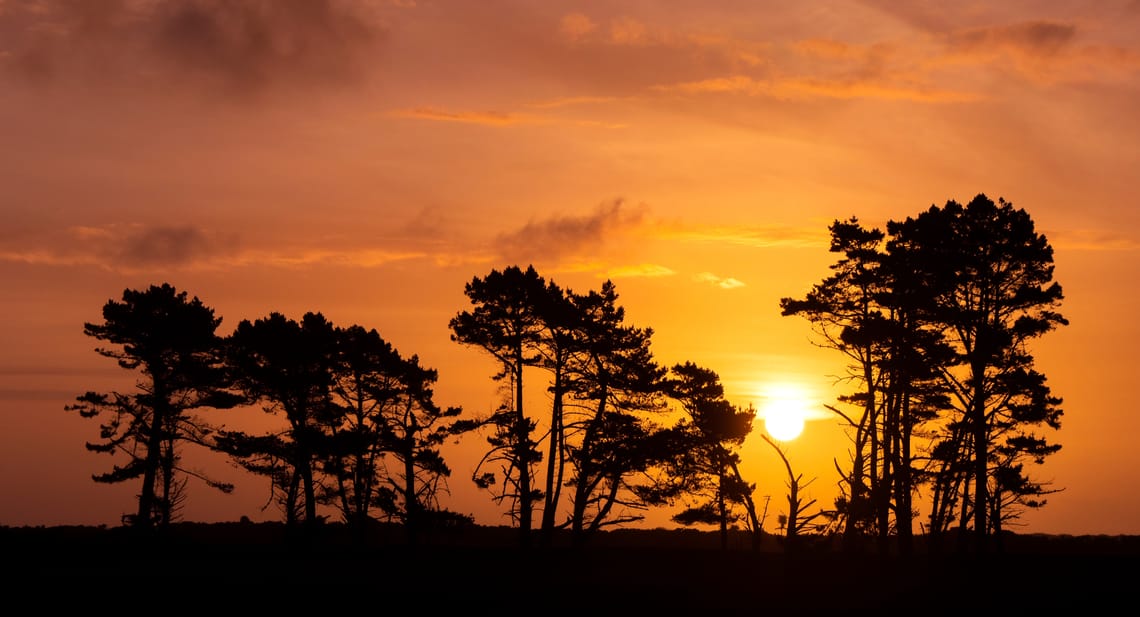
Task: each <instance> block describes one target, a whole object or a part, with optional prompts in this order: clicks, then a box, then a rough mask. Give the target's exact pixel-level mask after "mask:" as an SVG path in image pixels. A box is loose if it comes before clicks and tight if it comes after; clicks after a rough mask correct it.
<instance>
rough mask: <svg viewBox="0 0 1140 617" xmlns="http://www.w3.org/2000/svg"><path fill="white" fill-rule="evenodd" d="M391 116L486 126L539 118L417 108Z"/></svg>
mask: <svg viewBox="0 0 1140 617" xmlns="http://www.w3.org/2000/svg"><path fill="white" fill-rule="evenodd" d="M390 115H392V116H396V117H400V118H415V119H417V120H436V121H440V122H461V123H465V124H481V125H485V126H510V125H513V124H523V123H533V122H538V121H539V120H538V119H537V118H533V117H524V116H520V115H518V114H512V113H507V112H500V111H448V110H444V109H438V108H435V107H415V108H412V109H398V110H394V111H392V112H390Z"/></svg>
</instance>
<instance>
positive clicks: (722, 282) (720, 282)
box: [693, 272, 744, 289]
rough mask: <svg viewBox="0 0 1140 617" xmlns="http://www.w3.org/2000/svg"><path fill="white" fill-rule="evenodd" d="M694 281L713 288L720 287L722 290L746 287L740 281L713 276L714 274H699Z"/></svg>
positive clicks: (694, 277)
mask: <svg viewBox="0 0 1140 617" xmlns="http://www.w3.org/2000/svg"><path fill="white" fill-rule="evenodd" d="M693 280H694V281H698V282H700V283H708V284H709V285H712V286H713V287H720V288H721V289H736V288H738V287H744V283H743V282H742V281H740V280H737V279H734V278H725V277H720V276H717V275H715V274H713V273H712V272H701V273H699V274H696V275H694V276H693Z"/></svg>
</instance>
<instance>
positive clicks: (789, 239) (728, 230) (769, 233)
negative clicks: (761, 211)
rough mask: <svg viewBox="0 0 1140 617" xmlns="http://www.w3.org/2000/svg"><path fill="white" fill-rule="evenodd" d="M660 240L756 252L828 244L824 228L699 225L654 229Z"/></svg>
mask: <svg viewBox="0 0 1140 617" xmlns="http://www.w3.org/2000/svg"><path fill="white" fill-rule="evenodd" d="M657 234H658V235H659V236H661V237H665V238H671V239H676V240H682V241H687V242H706V243H724V244H738V245H743V246H751V247H757V248H765V247H777V246H783V247H810V248H816V247H820V246H823V247H826V246H828V243H829V242H830V237H829V235H828V231H827V226H826V225H822V226H813V227H790V226H781V225H762V226H732V227H730V226H705V225H699V224H683V223H670V224H662V225H659V226H658V228H657Z"/></svg>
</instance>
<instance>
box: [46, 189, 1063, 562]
mask: <svg viewBox="0 0 1140 617" xmlns="http://www.w3.org/2000/svg"><path fill="white" fill-rule="evenodd" d="M829 229H830V233H831V246H830V250H831V252H833V253H835V254H837V256H838V258H837V260H836V261H835V263H834V264H833V265H832V266H831V268H830V269H831V273H830V275H829V276H827V277H826V278H824V279H823V280H822V281H821V282H819V283H817V284H815V285H814V286H812V287H811V289H810V291H808V292H807V293H806V295H805V296H804V297H802V298H790V297H787V298H783V299H782V300H781V301H780V306H779V308H780V310H781V311H782V314H783V315H786V316H801V317H803V318H805V319H807V320H808V321H809V322H810V323H811V325H812V326H813V331H814V333H815V335H816V336H817V337H818V338H817V340H815V341H814V342H815V344H818V345H822V346H825V347H827V348H830V349H833V350H835V351H836V352H838V353H841V354H843V356H844V357H845V363H846V365H847V367H848V373H847V375H846V376H845V377H844V379H843V380H841V385H842V388H843V392H844V394H842V395H841V396H839V397H838V399H837V400H836V403H835V404H834V405H827V408H828V409H830V410H831V412H833V413H834V416H835V417H836V418H837V419H838V420H839V421H841V422H842V423H843V424H844V425H845V426H846V429H847V431H848V436H849V438H850V447H849V450H848V451H847V452H845V453H837V456H836V457H835V466H836V469H837V470H839V472H840V474H839V475H840V478H839V481H838V484H839V486H840V489H841V490H840V496H839V497H838V498H837V499H836V500H835V503H834V504H833V506H831V507H829V508H827V509H825V510H818V511H815V512H806V511H805V506H807V505H812V504H814V502H813V501H809V502H808V503H807V504H805V503H803V502H802V499H801V497H800V495H799V494H798V493H797V490H798V489H799V488H802V487H800V486H799V485H798V480H799V477H798V476H795V475H794V473H793V471H792V465H791V463H790V462H789V461H788V459H787V457H786V456H785V454H784V452H783V451H782V450H781V449H780V446H779V444H777V443H776V442H774V441H772V440H771V439H767V436H765V435H761V437H764V438H765V440H766V441H767V442H768V443H769V444H770V445H772V446H773V447H774V449H775V451H776V454H777V455H779V456H780V458H781V459H782V460H783V463H784V465H785V466H786V468H787V471H788V478H787V479H786V480H783V482H784V484H785V485H786V486H787V488H788V489H789V492H788V500H787V513H786V514H785V515H783V516H780V517H779V519H780V527H781V529H782V531H783V535H784V536H785V537H786V538H787V539H788V540H789V543H788V544H787V545H786V546H788V547H792V546H794V544H793V543H792V542H791V541H793V540H795V539H797V538H799V537H801V536H804V535H817V536H818V535H826V536H828V537H830V536H837V537H838V538H841V539H842V541H843V542H844V545H845V546H848V547H859V546H862V545H863V543H864V542H865V541H868V540H878V541H880V542H881V543H882V546H883V547H886V546H887V544H888V543H894V544H895V545H896V546H898V547H899V549H900V550H901V551H904V552H909V551H910V550H912V547H913V542H914V540H913V538H914V535H915V534H916V529H915V528H916V527H919V528H920V531H921V532H922V533H923V534H924V535H925V536H926V537H927V539H928V541H929V542H931V546H941V544H942V541H943V538H946V537H953V538H955V539H956V540H958V541H959V542H960V544H959V547H960V548H963V549H965V548H966V547H971V548H974V549H976V550H986V549H987V548H988V547H992V546H994V545H995V539H997V538H1000V535H1001V532H1002V530H1003V527H1004V526H1007V525H1009V524H1010V523H1011V522H1012V521H1015V520H1016V519H1017V518H1018V517H1019V516H1020V515H1021V514H1022V513H1024V511H1025V509H1026V508H1035V507H1041V506H1042V505H1044V503H1045V499H1044V497H1045V496H1046V495H1047V494H1049V493H1051V492H1053V491H1055V490H1058V489H1055V488H1052V487H1051V486H1049V484H1048V483H1045V482H1041V481H1038V480H1035V479H1034V478H1033V477H1032V476H1031V474H1030V473H1029V471H1028V469H1027V467H1026V466H1027V464H1041V463H1043V462H1044V459H1045V457H1047V456H1048V455H1049V454H1052V453H1054V452H1056V451H1057V450H1058V449H1059V447H1060V446H1059V445H1057V444H1054V443H1050V442H1049V441H1047V439H1046V437H1045V436H1044V435H1043V434H1042V431H1044V430H1046V429H1052V430H1056V429H1059V428H1060V422H1059V421H1060V417H1061V414H1062V411H1061V409H1060V407H1059V405H1060V402H1061V401H1060V399H1059V398H1057V397H1055V396H1053V395H1052V394H1051V392H1050V389H1049V387H1048V386H1047V385H1046V379H1045V376H1044V375H1042V374H1041V373H1039V372H1038V371H1037V370H1035V368H1034V358H1033V355H1032V354H1031V352H1030V349H1029V343H1030V342H1031V341H1032V340H1034V339H1035V338H1037V337H1039V336H1041V335H1043V334H1045V333H1047V332H1049V331H1051V330H1053V329H1054V328H1056V327H1058V326H1060V325H1065V324H1067V321H1066V320H1065V319H1064V318H1063V317H1062V316H1061V315H1060V314H1059V313H1057V312H1056V309H1057V307H1058V305H1059V304H1060V302H1061V300H1062V298H1063V296H1062V292H1061V287H1060V285H1059V284H1058V283H1056V282H1055V281H1054V280H1053V251H1052V248H1051V247H1050V245H1049V243H1048V241H1047V240H1046V238H1045V237H1044V236H1043V235H1041V234H1039V233H1038V232H1037V231H1035V229H1034V224H1033V221H1032V219H1031V218H1030V216H1029V215H1028V214H1027V213H1026V212H1025V211H1024V210H1022V209H1016V208H1014V207H1013V205H1012V204H1011V203H1009V202H1006V201H1005V200H1003V199H999V200H998V201H997V202H996V203H995V202H994V201H992V200H991V199H989V198H988V197H986V196H985V195H984V194H980V195H978V196H977V197H975V198H974V199H973V200H972V201H970V202H969V203H968V204H966V205H961V204H959V203H958V202H955V201H953V200H951V201H948V202H946V204H945V205H944V206H942V207H939V206H931V207H930V208H929V209H927V210H925V211H922V212H921V213H919V214H918V215H917V216H914V217H908V218H906V219H905V220H901V221H894V220H892V221H890V222H888V223H887V225H886V228H885V231H884V230H880V229H877V228H869V227H866V226H864V225H863V224H861V223H860V222H859V220H858V219H857V218H855V217H852V218H850V219H847V220H836V221H835V222H834V223H833V224H832V225H831V226H830V228H829ZM465 293H466V297H467V298H468V300H469V301H470V306H469V307H468V308H467V309H466V310H462V311H460V312H458V313H457V314H456V315H455V316H454V318H452V319H451V321H450V323H449V327H450V332H451V339H452V341H454V342H455V343H457V344H459V345H463V346H465V347H469V348H473V349H474V350H478V351H480V352H482V353H486V354H488V355H489V356H490V357H491V358H493V359H494V362H495V366H497V367H498V371H497V372H496V373H495V374H494V375H492V376H491V378H492V379H494V380H496V382H498V383H499V384H500V386H501V389H500V392H502V398H501V401H500V402H499V405H498V407H497V409H496V411H495V412H494V413H491V414H488V415H485V416H482V417H466V416H465V415H464V413H463V410H462V409H461V408H459V407H447V408H444V407H441V406H439V405H438V404H437V403H435V401H434V390H433V388H434V386H435V384H436V382H437V379H438V374H437V372H436V371H435V370H434V369H432V368H428V367H425V366H422V365H421V364H420V361H419V358H418V356H416V355H412V356H406V355H403V354H401V353H400V352H399V351H397V350H396V349H395V348H394V347H393V346H392V345H391V344H390V343H389V342H387V341H386V340H385V339H384V338H383V337H382V336H381V335H380V334H379V333H378V332H377V331H376V330H375V329H366V328H365V327H363V326H359V325H352V326H347V327H343V326H338V325H335V324H333V323H330V322H329V320H327V319H326V318H325V317H324V316H323V315H322V314H321V313H320V312H308V313H306V314H304V315H303V316H302V317H301V318H300V320H293V319H290V318H288V317H286V316H284V315H282V314H280V313H276V312H274V313H271V314H269V315H267V316H265V317H262V318H259V319H255V320H248V319H247V320H243V321H241V322H240V323H238V324H237V326H236V327H235V328H234V329H233V331H232V333H230V334H228V335H224V336H223V335H221V334H219V333H218V327H219V326H220V324H221V321H222V320H221V318H220V317H216V316H215V314H214V311H213V309H211V308H210V307H208V306H207V305H205V304H204V303H202V302H201V301H200V300H199V299H198V298H197V297H192V298H191V297H188V294H187V292H186V291H179V290H178V289H176V288H174V287H173V286H171V285H170V284H169V283H163V284H161V285H152V286H150V287H149V288H148V289H144V290H133V289H127V290H125V291H124V292H123V294H122V298H121V300H109V301H108V302H107V303H106V304H105V305H104V306H103V311H102V316H103V321H102V323H87V324H85V326H84V333H85V334H86V335H88V336H91V337H94V338H95V339H98V340H99V341H102V342H103V343H105V344H106V345H107V346H104V347H98V348H97V349H96V351H97V353H99V354H101V355H103V356H106V357H109V358H113V359H115V360H117V361H118V364H119V366H121V367H122V368H124V369H127V370H130V371H133V372H135V374H137V380H136V386H135V389H134V390H131V391H129V392H114V391H113V392H105V393H99V392H87V393H85V394H83V395H81V396H79V397H77V399H76V402H75V403H74V404H72V405H68V406H67V409H68V410H70V411H75V412H78V413H79V414H81V415H82V416H84V417H91V418H99V419H100V421H101V424H100V430H99V440H98V441H93V442H88V443H87V448H88V449H89V450H92V451H96V452H105V453H109V454H112V455H114V456H116V457H121V458H119V459H117V460H120V461H122V462H120V463H116V464H114V465H113V466H112V469H111V470H110V471H108V472H106V473H102V474H97V475H95V476H94V479H95V480H96V481H97V482H109V483H115V482H126V481H132V482H137V483H139V492H138V494H137V504H136V505H135V507H134V508H133V512H132V513H131V514H128V515H125V516H124V522H125V523H126V524H128V525H129V526H132V527H137V528H142V529H155V528H160V529H161V528H164V527H166V526H169V525H170V523H172V522H174V521H176V520H177V519H178V518H179V512H180V510H181V508H182V506H183V505H184V501H185V500H186V498H187V495H188V492H187V490H186V485H187V482H188V481H189V480H190V479H191V478H197V479H199V480H202V481H204V482H205V483H207V484H208V485H210V486H213V487H215V488H217V489H220V490H222V491H227V492H229V491H232V490H233V485H232V484H230V483H226V482H221V481H218V480H216V479H214V478H210V477H206V476H205V475H203V474H202V473H201V472H197V471H194V470H192V469H188V468H186V467H185V466H184V465H182V452H183V448H184V447H204V448H208V449H211V450H215V451H217V452H220V453H223V454H224V455H226V456H228V457H231V458H232V460H233V461H235V462H236V463H237V464H238V465H240V466H241V467H242V468H244V469H245V470H248V471H249V472H252V473H254V474H258V475H260V476H264V477H265V478H266V479H267V481H268V483H269V486H270V490H271V495H272V503H273V504H274V505H276V506H277V507H279V508H280V511H281V513H282V516H283V519H284V522H285V523H286V525H287V527H292V528H298V529H305V528H309V527H311V526H313V525H315V524H317V523H320V522H321V521H323V520H325V519H326V518H328V517H329V515H330V513H332V514H333V515H335V516H336V517H337V518H338V519H339V520H340V521H341V522H343V523H344V524H346V525H349V526H353V527H357V528H364V527H366V526H367V525H369V524H370V523H373V522H376V521H385V522H396V523H399V524H401V525H402V526H403V527H404V529H405V530H406V532H407V533H408V537H409V538H410V539H412V540H414V539H415V537H416V535H417V534H418V533H421V532H422V530H424V529H428V528H431V527H432V526H433V525H439V524H445V523H455V522H457V521H460V522H462V521H467V522H470V521H471V518H470V517H467V516H465V515H462V514H459V513H456V512H453V511H450V510H449V509H447V508H446V507H445V506H444V504H443V503H442V497H443V496H445V495H446V494H447V479H448V478H449V477H450V475H451V470H450V467H449V466H448V464H447V462H446V461H445V460H444V457H443V455H442V454H441V446H442V445H443V444H444V443H445V442H447V441H448V440H458V439H460V438H467V439H470V438H472V436H474V435H479V436H482V437H483V439H485V444H486V446H485V448H484V450H483V455H482V458H481V459H480V460H479V461H477V462H476V463H475V464H474V465H473V469H474V472H473V474H472V478H471V479H472V481H474V482H475V483H476V484H477V485H478V486H480V487H482V488H484V489H486V490H487V491H488V493H489V498H490V499H492V500H494V502H495V503H496V504H498V505H499V507H500V508H501V511H502V512H503V514H504V515H506V516H508V517H509V519H510V520H511V522H512V526H514V527H517V528H518V530H519V531H520V541H521V542H522V543H523V544H530V543H531V542H532V539H531V538H532V535H534V534H535V533H537V537H538V538H539V539H540V541H544V542H547V541H549V540H550V538H551V536H552V534H554V533H555V532H556V531H568V532H569V534H570V537H571V538H572V539H573V541H574V542H575V543H578V544H581V543H584V542H586V541H587V539H588V538H589V537H590V536H591V535H592V534H594V533H595V532H597V531H598V530H601V529H605V528H613V527H619V526H623V525H629V524H632V523H635V522H637V521H639V520H642V519H643V518H644V512H645V511H646V510H648V509H650V508H655V507H672V508H674V510H673V511H675V512H676V514H674V516H673V520H674V521H675V522H677V523H679V524H683V525H713V526H717V528H719V530H720V532H721V537H722V542H723V541H724V538H726V534H727V531H728V530H729V529H732V528H742V529H744V530H746V531H748V532H750V534H751V537H753V538H754V540H755V541H757V542H759V539H760V538H761V536H762V534H763V533H765V532H764V530H763V522H764V519H765V516H766V512H763V513H762V512H758V511H757V506H756V504H755V503H754V502H753V498H752V495H753V493H754V492H755V490H756V485H755V483H753V482H749V481H748V480H747V479H745V478H744V477H743V475H742V474H741V470H740V469H741V458H740V448H741V446H742V445H743V443H744V440H745V438H746V437H747V436H748V435H749V434H750V432H751V431H752V424H753V420H754V418H755V410H754V409H752V408H751V407H748V408H743V407H740V406H737V405H734V404H732V403H730V402H729V401H728V400H726V398H725V394H724V389H723V387H722V386H721V384H720V380H719V377H718V375H717V373H716V372H715V371H713V370H711V369H708V368H705V367H702V366H700V365H698V364H696V363H694V362H683V363H678V364H675V365H671V366H668V367H667V366H664V365H662V364H660V363H659V362H658V361H657V360H656V359H655V358H654V356H653V354H652V352H651V349H650V343H651V339H652V335H653V331H652V329H650V328H641V327H635V326H633V325H630V324H629V323H627V320H626V315H625V310H624V308H623V307H622V306H620V305H619V304H618V294H617V291H616V288H615V285H614V284H613V282H612V281H606V282H604V283H603V284H602V285H601V286H600V288H598V289H596V290H588V291H587V292H585V293H577V292H575V291H573V290H570V289H564V288H562V287H560V286H558V285H557V284H555V282H554V281H552V280H546V279H545V278H544V277H543V276H541V275H540V274H539V273H538V272H537V271H536V270H535V268H534V267H533V266H531V267H527V268H525V269H523V268H521V267H519V266H510V267H506V268H504V269H502V270H492V271H491V272H490V273H488V274H487V275H485V276H483V277H476V278H473V279H472V280H471V281H470V282H469V283H467V284H466V286H465ZM524 377H525V378H526V379H525V380H524ZM535 392H538V393H540V394H542V395H543V396H538V397H536V396H533V394H534V393H535ZM536 400H537V401H543V402H544V403H545V404H540V405H538V407H539V408H538V409H532V408H531V407H532V406H534V403H533V401H536ZM524 402H526V403H527V405H524ZM240 407H261V408H262V409H264V411H265V412H267V413H269V414H272V415H273V416H275V417H276V418H277V419H278V420H279V422H277V423H276V425H277V426H278V427H279V428H277V429H276V430H272V431H268V432H264V433H257V434H250V433H247V432H243V431H236V430H228V429H226V428H225V426H224V425H220V426H215V425H212V424H211V423H209V422H207V421H206V420H204V419H203V418H202V416H201V413H200V412H203V411H205V410H215V411H218V410H231V409H235V408H240ZM124 459H125V460H124ZM919 504H922V505H923V510H922V511H920V509H919ZM952 531H953V532H954V533H953V534H951V533H950V532H952ZM809 532H810V533H809Z"/></svg>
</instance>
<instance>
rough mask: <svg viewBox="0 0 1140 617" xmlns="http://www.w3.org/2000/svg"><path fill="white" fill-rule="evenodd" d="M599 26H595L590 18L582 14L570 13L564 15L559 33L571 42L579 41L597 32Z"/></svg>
mask: <svg viewBox="0 0 1140 617" xmlns="http://www.w3.org/2000/svg"><path fill="white" fill-rule="evenodd" d="M597 28H598V25H597V24H595V23H594V22H593V21H592V20H591V19H590V18H589V17H587V16H586V15H583V14H581V13H570V14H568V15H563V16H562V20H561V21H560V22H559V28H558V30H559V32H561V33H562V35H563V36H565V37H566V38H568V39H570V40H571V41H578V40H581V39H582V38H584V37H585V36H586V35H587V34H590V33H591V32H593V31H594V30H597Z"/></svg>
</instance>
